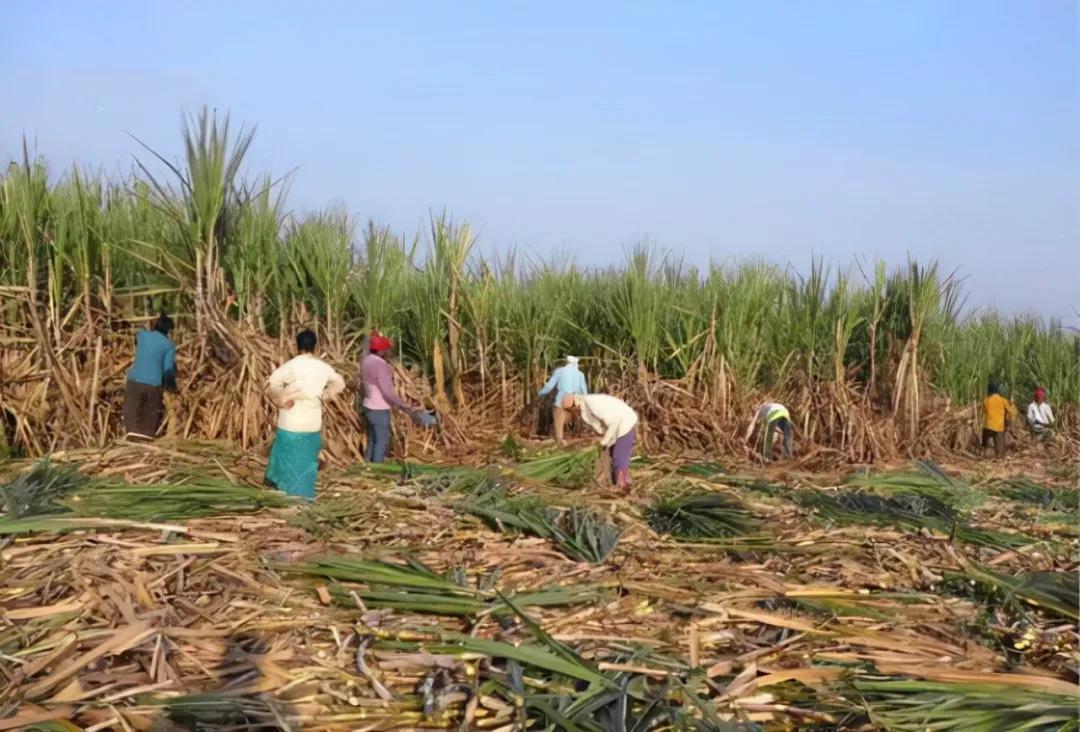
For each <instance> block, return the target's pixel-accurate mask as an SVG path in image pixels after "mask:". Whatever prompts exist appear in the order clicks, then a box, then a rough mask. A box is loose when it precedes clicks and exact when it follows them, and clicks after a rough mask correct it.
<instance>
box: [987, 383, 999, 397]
mask: <svg viewBox="0 0 1080 732" xmlns="http://www.w3.org/2000/svg"><path fill="white" fill-rule="evenodd" d="M1000 393H1001V387H999V386H998V384H997V382H996V381H991V382H990V383H989V384H987V385H986V395H987V396H990V395H991V394H1000Z"/></svg>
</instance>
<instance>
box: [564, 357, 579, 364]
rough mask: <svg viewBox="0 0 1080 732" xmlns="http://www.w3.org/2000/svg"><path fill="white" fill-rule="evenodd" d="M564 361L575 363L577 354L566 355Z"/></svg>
mask: <svg viewBox="0 0 1080 732" xmlns="http://www.w3.org/2000/svg"><path fill="white" fill-rule="evenodd" d="M566 362H567V363H577V362H578V357H577V356H567V357H566Z"/></svg>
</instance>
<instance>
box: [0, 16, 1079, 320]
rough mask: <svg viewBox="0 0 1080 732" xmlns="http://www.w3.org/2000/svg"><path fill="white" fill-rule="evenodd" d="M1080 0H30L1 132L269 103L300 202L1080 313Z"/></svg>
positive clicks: (609, 254)
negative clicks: (444, 213)
mask: <svg viewBox="0 0 1080 732" xmlns="http://www.w3.org/2000/svg"><path fill="white" fill-rule="evenodd" d="M1078 36H1080V23H1078V18H1077V2H1076V1H1075V0H1015V1H1013V2H999V1H995V0H972V1H970V2H967V1H964V2H961V1H951V2H950V1H947V0H907V1H905V2H897V1H895V0H893V1H890V2H875V1H872V0H859V1H857V2H856V1H855V0H852V1H851V2H826V1H824V0H823V1H822V2H813V3H786V2H720V1H719V0H713V1H711V2H700V3H695V2H676V3H661V2H654V3H639V2H592V3H570V2H565V3H564V2H532V3H520V2H510V1H507V0H504V1H503V2H458V3H447V2H442V3H435V2H427V3H420V2H407V1H399V2H389V3H387V2H383V3H363V2H341V3H330V2H308V3H303V4H301V3H293V2H288V3H286V2H267V1H263V2H257V3H255V2H239V1H233V0H225V1H222V0H219V1H218V2H214V3H208V2H198V1H197V2H188V3H182V4H181V3H168V4H166V3H146V2H120V1H115V2H107V3H94V4H91V3H58V2H40V1H39V2H30V1H29V0H27V1H24V2H16V3H12V4H8V5H6V6H5V9H4V22H3V24H2V25H0V109H2V110H3V112H2V113H0V119H2V120H3V123H2V124H0V157H13V156H15V155H16V154H17V153H18V151H19V150H20V145H21V142H20V141H21V137H22V135H23V134H24V133H25V134H26V135H27V136H28V137H30V139H31V141H32V142H33V144H34V145H35V146H36V150H37V152H38V153H40V154H42V155H44V156H45V157H46V158H47V159H48V160H49V161H50V163H51V164H52V165H53V166H54V167H55V168H61V167H62V166H67V165H68V164H70V163H71V161H73V160H77V161H78V162H80V163H82V164H84V165H90V166H94V167H97V168H102V169H104V170H106V171H115V170H118V169H124V170H126V169H128V168H130V165H131V160H132V155H133V154H136V153H139V149H138V147H137V145H136V144H135V143H134V142H133V141H132V140H131V138H130V137H128V135H127V132H131V133H133V134H135V135H137V136H138V137H140V138H141V139H143V140H145V141H147V142H148V143H149V144H151V145H152V146H154V147H155V148H156V149H159V150H163V151H165V152H167V153H169V154H176V153H178V152H179V150H180V144H179V139H180V138H179V127H180V115H181V111H182V110H186V111H194V110H196V109H197V108H198V107H199V106H201V105H203V104H209V105H212V106H216V107H218V108H219V109H222V110H228V111H230V112H231V114H232V116H233V119H234V121H237V122H239V121H246V122H248V123H251V124H256V125H257V126H258V132H257V135H256V139H255V145H254V147H253V149H252V153H251V157H250V168H251V170H252V171H253V172H259V171H262V170H267V169H269V170H272V171H274V172H275V173H284V172H287V171H289V170H292V169H293V168H296V169H297V171H296V175H295V177H294V179H293V183H292V188H291V194H290V198H289V200H290V203H291V205H292V207H293V208H294V209H295V210H310V209H315V208H321V207H323V206H325V205H327V204H328V203H331V202H343V203H344V204H345V205H346V206H347V207H348V208H349V210H350V211H352V212H353V213H354V214H355V215H356V216H357V217H359V218H360V219H361V220H363V219H367V218H374V219H376V220H378V221H380V222H382V223H386V224H390V225H392V226H393V227H394V228H395V229H397V230H399V231H413V230H415V229H416V228H417V227H418V226H422V225H423V222H424V220H425V218H426V215H427V211H428V210H429V209H436V210H438V209H442V208H446V209H447V210H448V211H450V212H451V213H452V214H454V216H455V217H456V218H457V219H465V220H468V221H470V222H471V223H472V224H473V226H474V228H475V229H476V231H477V232H478V233H479V236H480V241H481V244H482V246H483V247H484V248H485V249H488V250H491V249H505V248H506V247H509V246H516V247H518V248H519V249H520V250H524V251H526V252H535V253H538V254H540V255H548V254H551V253H555V252H558V253H567V252H569V253H572V254H574V255H575V256H576V258H577V260H578V261H579V262H580V263H582V264H587V265H603V264H610V263H615V262H618V261H621V259H622V256H623V254H622V252H623V247H624V246H625V245H626V244H630V243H633V242H636V241H639V240H641V239H643V238H645V237H648V238H650V239H652V240H654V241H656V242H657V243H658V244H660V245H661V246H664V247H669V248H672V249H676V250H682V251H684V252H685V253H686V255H687V258H688V259H690V260H691V261H696V262H700V263H704V262H707V261H708V260H709V259H710V258H712V259H717V260H723V259H726V258H728V257H743V256H755V255H764V256H766V257H768V258H770V259H773V260H775V261H778V262H782V263H786V262H789V261H790V262H791V263H792V264H793V265H794V266H796V267H797V268H802V269H805V268H806V267H807V265H808V264H809V261H810V258H811V253H812V252H813V253H815V254H818V255H821V256H824V257H826V258H827V259H829V260H832V261H834V262H836V263H839V264H843V265H847V264H848V263H849V262H850V261H851V260H852V258H853V257H854V256H857V255H858V256H864V257H868V258H874V257H881V258H885V259H887V260H889V261H890V262H902V261H903V260H904V259H905V257H906V256H907V254H908V253H910V254H911V255H912V256H915V257H917V258H921V259H927V258H938V259H940V260H941V262H942V264H943V265H944V266H945V267H946V268H948V269H952V268H959V270H960V273H961V274H962V275H965V276H966V277H967V290H968V291H969V293H970V294H971V297H970V300H969V302H970V303H971V304H978V305H996V306H998V307H1000V308H1003V309H1007V310H1021V309H1032V310H1036V311H1038V312H1041V313H1043V314H1046V315H1056V316H1064V317H1068V318H1069V319H1070V320H1074V318H1073V313H1074V312H1075V311H1076V310H1078V309H1080V247H1078V246H1077V245H1078V243H1080V64H1078V61H1080V52H1078V47H1080V42H1078Z"/></svg>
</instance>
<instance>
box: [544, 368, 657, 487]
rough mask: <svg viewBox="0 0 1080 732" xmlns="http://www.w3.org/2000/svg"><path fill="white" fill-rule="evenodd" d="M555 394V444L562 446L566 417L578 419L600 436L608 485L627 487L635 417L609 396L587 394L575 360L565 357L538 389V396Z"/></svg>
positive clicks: (624, 405) (617, 399)
mask: <svg viewBox="0 0 1080 732" xmlns="http://www.w3.org/2000/svg"><path fill="white" fill-rule="evenodd" d="M552 392H555V402H554V406H553V407H552V414H551V421H552V424H553V426H554V430H555V441H556V442H557V443H558V444H559V446H560V447H564V446H565V445H566V439H565V429H566V421H567V419H568V418H569V417H571V416H574V417H580V418H581V419H582V421H583V422H585V424H587V425H589V427H591V428H592V429H593V430H594V431H595V432H596V434H598V435H600V449H601V450H607V451H608V454H609V456H610V458H611V482H612V483H613V484H614V485H615V486H616V487H617V488H629V487H630V458H631V456H632V455H633V453H634V443H635V442H636V441H637V423H638V415H637V412H635V411H634V410H633V409H632V408H631V407H630V405H629V404H627V403H626V402H624V401H623V400H622V399H619V398H618V397H613V396H611V395H610V394H590V393H589V389H588V385H587V384H586V382H585V374H583V373H581V368H580V366H579V365H578V358H577V356H567V357H566V364H565V365H563V366H560V367H559V368H557V369H555V370H554V371H553V372H552V374H551V378H550V379H548V381H547V383H546V384H544V386H543V388H541V389H540V393H539V396H541V397H543V396H547V395H548V394H550V393H552Z"/></svg>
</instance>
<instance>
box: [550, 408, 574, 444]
mask: <svg viewBox="0 0 1080 732" xmlns="http://www.w3.org/2000/svg"><path fill="white" fill-rule="evenodd" d="M569 416H570V415H569V413H568V412H567V411H566V410H565V409H563V408H562V407H560V406H554V407H552V408H551V422H552V425H554V427H555V442H557V443H558V444H560V445H561V444H562V442H563V430H564V429H565V428H566V418H567V417H569Z"/></svg>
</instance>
